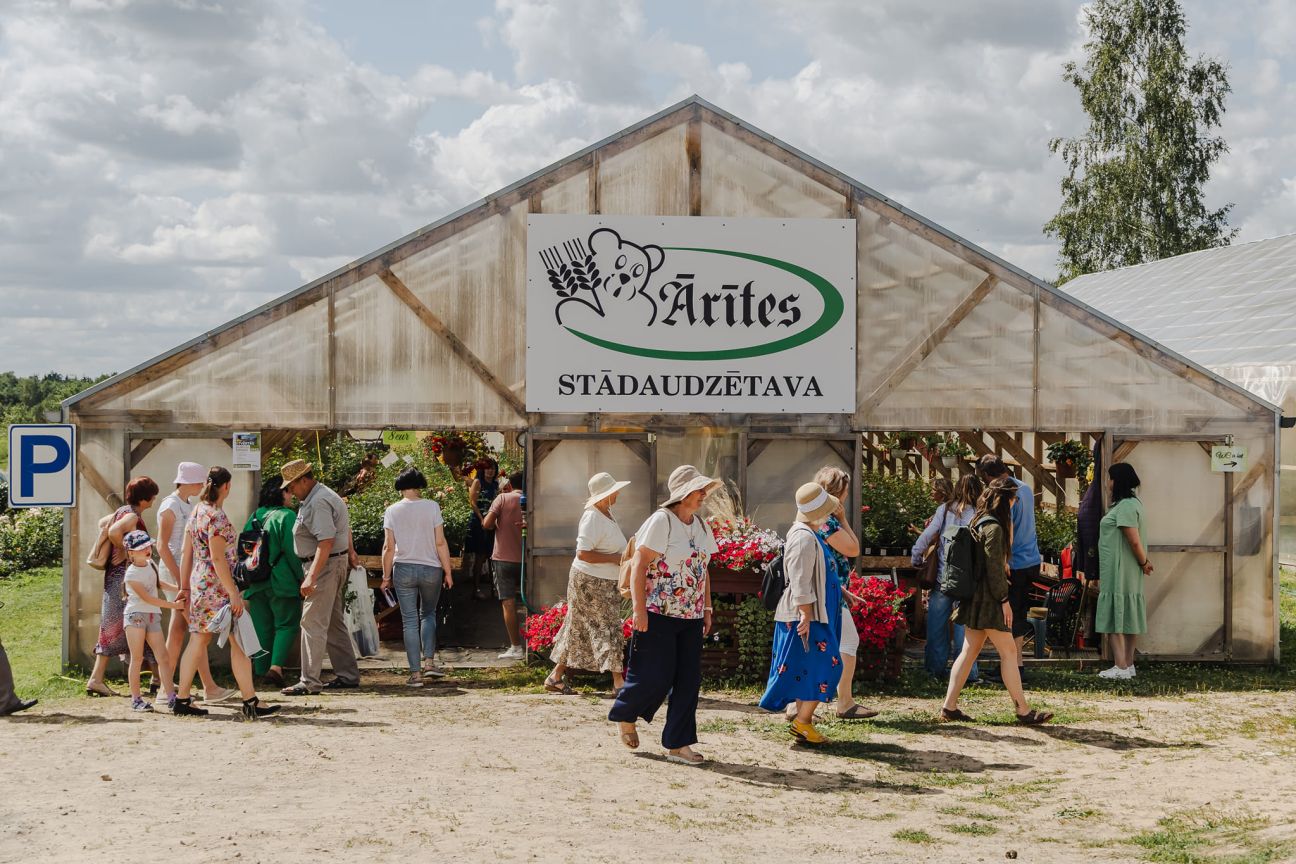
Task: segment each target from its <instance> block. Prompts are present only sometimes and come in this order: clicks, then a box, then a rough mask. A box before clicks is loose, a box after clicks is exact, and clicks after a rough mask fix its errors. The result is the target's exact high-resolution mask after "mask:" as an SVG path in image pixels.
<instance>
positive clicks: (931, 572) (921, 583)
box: [918, 506, 949, 591]
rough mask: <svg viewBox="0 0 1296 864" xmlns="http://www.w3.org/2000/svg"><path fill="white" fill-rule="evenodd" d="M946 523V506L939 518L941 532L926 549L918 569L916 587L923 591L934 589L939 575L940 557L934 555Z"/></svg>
mask: <svg viewBox="0 0 1296 864" xmlns="http://www.w3.org/2000/svg"><path fill="white" fill-rule="evenodd" d="M948 523H949V507H948V506H946V508H945V515H944V516H943V517H942V518H941V530H940V532H939V533H938V534H937V535H936V539H935V540H934V541H933V542H932V544H931V545H930V546H928V547H927V553H926V557H924V558H923V563H922V565H921V566H920V567H919V568H918V587H919V588H920V589H922V590H924V591H930V590H932V589H933V588H935V587H936V581H937V576H939V575H940V555H938V554H936V545H937V544H938V543H940V542H941V538H943V537H944V536H945V526H946V524H948Z"/></svg>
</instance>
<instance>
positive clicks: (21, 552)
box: [0, 507, 63, 578]
mask: <svg viewBox="0 0 1296 864" xmlns="http://www.w3.org/2000/svg"><path fill="white" fill-rule="evenodd" d="M62 560H63V511H62V510H60V509H58V508H56V507H38V508H35V509H31V510H11V511H9V513H8V514H6V515H5V517H3V518H0V578H4V577H8V576H12V575H13V574H15V573H17V572H19V571H22V570H31V569H33V568H35V567H51V566H54V565H56V564H59V563H61V562H62Z"/></svg>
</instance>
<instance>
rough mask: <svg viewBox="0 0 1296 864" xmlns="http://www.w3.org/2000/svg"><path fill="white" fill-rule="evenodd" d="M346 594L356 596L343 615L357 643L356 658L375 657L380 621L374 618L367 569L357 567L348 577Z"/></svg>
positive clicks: (353, 640)
mask: <svg viewBox="0 0 1296 864" xmlns="http://www.w3.org/2000/svg"><path fill="white" fill-rule="evenodd" d="M346 593H347V595H348V596H350V595H352V594H354V595H355V597H354V599H352V600H351V602H350V603H347V604H346V609H345V611H344V613H343V614H344V620H345V621H346V626H347V632H348V633H350V634H351V641H352V642H354V643H355V649H356V656H357V657H373V656H375V655H377V653H378V619H377V618H375V617H374V611H373V591H372V590H371V589H370V588H369V573H368V571H366V570H365V568H363V567H355V568H353V569H352V570H351V572H350V573H349V574H348V575H347V591H346Z"/></svg>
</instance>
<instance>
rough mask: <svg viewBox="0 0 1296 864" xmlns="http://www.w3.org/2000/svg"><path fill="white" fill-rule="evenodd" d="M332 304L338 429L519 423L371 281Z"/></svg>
mask: <svg viewBox="0 0 1296 864" xmlns="http://www.w3.org/2000/svg"><path fill="white" fill-rule="evenodd" d="M336 303H337V309H336V322H337V325H336V326H337V351H338V369H337V424H338V426H340V427H342V428H347V427H352V428H374V427H379V426H387V425H392V426H414V427H423V428H431V427H435V426H452V425H459V426H491V425H498V426H515V425H517V424H518V423H519V422H523V421H520V420H519V419H518V418H517V415H516V414H514V413H513V411H512V409H510V408H509V407H508V405H507V403H505V402H504V401H503V399H501V398H500V396H499V394H497V393H496V392H495V391H494V390H491V389H490V387H489V386H487V385H486V383H485V382H484V381H482V379H481V378H480V377H478V375H477V374H476V373H475V372H474V371H473V370H472V369H471V368H469V367H468V366H467V365H466V364H464V363H463V361H462V360H460V359H459V358H458V357H457V356H456V355H455V353H454V352H453V351H452V350H451V349H450V346H449V344H448V343H447V342H446V341H445V340H444V339H442V338H441V337H440V336H438V335H437V334H436V333H434V332H432V330H430V329H429V328H428V327H427V325H425V324H424V323H423V322H422V321H421V320H420V319H419V318H418V317H417V316H416V315H415V314H414V313H413V312H412V311H411V310H410V308H409V307H408V306H406V305H405V304H404V303H403V302H402V301H401V300H399V299H398V298H397V297H396V295H395V294H393V293H392V292H391V289H389V288H388V287H387V286H386V285H385V284H384V283H383V282H381V281H379V280H378V279H377V278H376V277H371V278H369V279H366V280H365V281H364V282H361V283H360V284H358V285H355V286H352V287H351V288H348V289H346V290H345V291H342V292H339V293H338V296H337V301H336ZM481 317H482V318H485V319H487V320H493V319H492V317H491V316H488V315H482V316H481Z"/></svg>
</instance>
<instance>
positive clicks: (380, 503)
mask: <svg viewBox="0 0 1296 864" xmlns="http://www.w3.org/2000/svg"><path fill="white" fill-rule="evenodd" d="M410 456H411V458H413V459H414V466H415V467H416V468H418V469H419V470H420V471H422V472H423V476H425V477H426V478H427V481H428V488H427V490H426V491H425V492H424V497H426V498H430V499H431V500H433V501H436V502H437V503H438V504H440V505H441V515H442V517H443V518H444V519H445V535H446V542H447V543H449V545H450V549H451V551H452V552H453V551H457V550H459V549H462V548H463V544H464V539H465V538H466V537H467V536H468V519H469V517H470V516H471V515H472V508H471V507H469V506H468V486H467V483H466V482H463V481H457V480H455V479H454V477H453V476H452V475H451V474H450V469H449V468H447V467H446V466H445V465H443V464H442V463H441V462H439V461H437V460H435V459H433V458H432V457H431V456H429V455H427V454H426V453H424V452H422V451H419V452H417V453H411V454H410ZM406 467H407V465H406V463H405V462H404V461H400V462H397V463H396V464H395V465H393V466H391V467H390V468H387V467H384V466H382V465H379V466H378V467H377V468H376V469H375V471H374V479H373V481H372V482H371V483H369V484H368V485H366V486H365V487H364V489H362V490H361V491H359V492H358V493H356V494H354V495H352V496H351V497H350V498H348V499H347V506H348V507H349V508H350V511H351V533H352V535H353V536H354V537H355V545H356V551H357V552H359V553H360V554H361V555H378V554H380V553H381V552H382V544H383V527H382V523H383V511H385V510H386V509H387V508H388V507H389V506H391V505H392V504H394V503H395V502H396V500H397V499H399V498H400V493H399V492H397V491H396V488H395V484H396V478H397V477H398V476H399V475H400V473H401V472H402V471H404V470H405V468H406Z"/></svg>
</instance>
